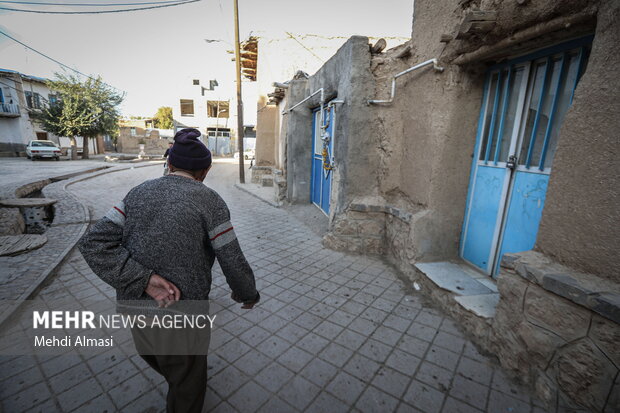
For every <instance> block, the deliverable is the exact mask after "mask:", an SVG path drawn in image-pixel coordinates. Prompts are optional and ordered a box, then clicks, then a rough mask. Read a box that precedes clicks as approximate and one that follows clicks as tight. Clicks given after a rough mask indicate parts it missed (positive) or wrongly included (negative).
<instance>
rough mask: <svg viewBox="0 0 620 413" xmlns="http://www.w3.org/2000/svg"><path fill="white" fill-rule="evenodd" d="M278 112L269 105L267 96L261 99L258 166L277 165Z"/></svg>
mask: <svg viewBox="0 0 620 413" xmlns="http://www.w3.org/2000/svg"><path fill="white" fill-rule="evenodd" d="M277 111H278V108H277V106H275V105H267V97H266V96H260V97H259V100H258V106H257V114H256V155H255V156H256V166H273V165H274V164H275V153H274V148H275V140H276V126H277V125H276V118H277V115H278V114H277Z"/></svg>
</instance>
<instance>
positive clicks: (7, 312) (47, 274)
mask: <svg viewBox="0 0 620 413" xmlns="http://www.w3.org/2000/svg"><path fill="white" fill-rule="evenodd" d="M158 165H159V163H155V164H147V165H131V166H130V165H126V166H125V165H122V166H120V165H119V166H118V167H114V166H113V167H108V168H99V169H96V170H87V171H83V172H81V173H77V174H68V175H69V176H67V175H61V176H57V177H52V178H48V179H49V180H50V183H54V182H59V181H61V180H62V179H67V178H63V177H68V179H69V180H68V181H67V182H65V183H64V185H62V188H61V190H62V191H64V192H66V193H67V194H68V195H69V197H71V198H73V201H74V202H76V203H77V204H79V205H80V206H81V208H82V212H83V217H84V218H83V219H84V221H83V222H81V224H82V227H81V228H80V230H79V231H78V233H77V235H76V236H75V237H74V239H72V240H71V241H69V243H68V245H67V247H66V248H65V249H64V250H63V251H62V253H61V254H60V255H59V256H58V257H57V258H55V259H54V260H53V261H52V263H51V264H50V265H48V266H47V268H46V269H45V270H43V272H41V274H40V275H39V276H38V277H37V278H36V280H35V281H34V282H33V283H32V284H31V285H30V286H29V287H28V288H27V289H26V290H25V291H24V292H23V293H21V294H20V296H19V297H17V298H16V299H15V300H11V304H10V305H7V306H6V307H4V308H3V311H2V314H0V326H2V325H3V324H4V323H5V322H7V321H8V320H9V319H10V318H11V316H12V315H13V314H14V313H15V311H17V310H18V309H19V308H20V307H21V305H22V304H23V303H24V302H25V301H26V300H28V299H29V298H31V297H32V296H33V295H35V294H36V293H37V292H38V290H39V289H40V287H41V285H42V284H43V283H45V282H46V281H47V280H49V279H51V278H52V276H53V275H54V272H55V271H56V269H57V268H58V267H59V266H60V265H61V264H62V263H63V262H64V260H65V258H66V257H67V255H69V253H70V252H71V251H72V250H73V248H74V247H75V244H77V242H78V241H79V240H80V238H82V235H84V233H85V232H86V230H87V229H88V227H89V226H90V211H89V210H88V207H87V206H86V205H85V204H84V203H83V202H81V201H80V200H79V199H78V198H77V197H76V196H75V195H73V194H72V193H71V192H69V191H68V190H67V187H68V186H69V185H73V184H75V183H77V182H82V181H86V180H88V179H92V178H96V177H99V176H101V175H105V174H108V173H112V172H120V171H124V170H127V169H134V168H146V167H149V166H158ZM84 175H85V176H84ZM35 182H36V181H35ZM25 185H30V183H28V184H24V185H22V186H25ZM46 186H47V185H46ZM78 223H79V222H75V224H78ZM53 225H54V223H53V222H52V226H53Z"/></svg>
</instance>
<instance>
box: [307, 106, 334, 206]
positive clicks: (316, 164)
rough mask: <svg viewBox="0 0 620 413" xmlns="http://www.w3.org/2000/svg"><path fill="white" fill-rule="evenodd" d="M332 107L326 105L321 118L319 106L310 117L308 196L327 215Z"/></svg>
mask: <svg viewBox="0 0 620 413" xmlns="http://www.w3.org/2000/svg"><path fill="white" fill-rule="evenodd" d="M333 113H334V109H333V107H332V106H327V107H325V108H324V110H323V120H321V110H320V108H317V109H315V111H314V112H313V117H312V180H311V184H310V191H311V194H310V197H311V200H312V203H313V204H315V205H316V206H318V207H319V208H321V210H322V211H323V212H324V213H325V214H327V215H329V197H330V193H331V188H332V165H333V160H334V158H333V155H332V154H333V147H334V142H333V139H332V136H333V129H334V125H333V123H334V114H333Z"/></svg>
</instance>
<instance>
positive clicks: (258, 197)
mask: <svg viewBox="0 0 620 413" xmlns="http://www.w3.org/2000/svg"><path fill="white" fill-rule="evenodd" d="M234 186H235V188H237V189H238V190H240V191H243V192H245V193H246V194H249V195H252V196H253V197H254V198H256V199H260V200H261V201H263V202H264V203H266V204H269V205H271V206H272V207H274V208H280V205H278V204H277V203H275V202H273V201H269V200H267V199H265V198H263V197H261V196H259V195H256V194H255V193H254V192H252V191H250V190H248V189H246V188H244V187H243V186H241V184H238V183H237V184H235V185H234Z"/></svg>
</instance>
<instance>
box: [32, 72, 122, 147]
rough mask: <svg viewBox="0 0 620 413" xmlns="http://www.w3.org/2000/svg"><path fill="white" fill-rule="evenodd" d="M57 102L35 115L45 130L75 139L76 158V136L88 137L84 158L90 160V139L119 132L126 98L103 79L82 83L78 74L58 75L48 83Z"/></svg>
mask: <svg viewBox="0 0 620 413" xmlns="http://www.w3.org/2000/svg"><path fill="white" fill-rule="evenodd" d="M48 86H49V88H50V89H52V90H53V91H54V92H55V94H56V96H57V99H56V101H55V102H50V103H49V104H47V105H45V106H44V107H43V108H42V109H41V110H38V111H35V112H34V113H33V114H32V115H33V117H34V119H35V121H37V122H38V123H39V124H40V125H41V127H42V128H43V129H44V130H46V131H47V132H50V133H53V134H54V135H57V136H66V137H69V138H70V139H71V148H72V150H71V156H72V159H75V158H76V157H77V154H76V150H75V149H76V148H75V147H76V143H75V137H76V136H81V137H83V138H84V144H83V152H82V158H83V159H88V147H89V145H88V144H89V140H90V139H91V138H96V137H97V136H99V135H114V134H115V132H116V131H117V130H118V119H119V117H120V113H119V110H118V106H119V105H120V104H121V102H122V101H123V96H122V95H120V94H119V93H117V92H115V91H114V89H112V88H111V87H110V86H108V85H107V84H105V83H104V82H103V80H101V77H97V78H96V79H94V78H88V79H85V80H81V79H80V78H78V77H77V76H74V75H66V74H59V73H57V74H56V79H54V80H51V81H49V82H48Z"/></svg>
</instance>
